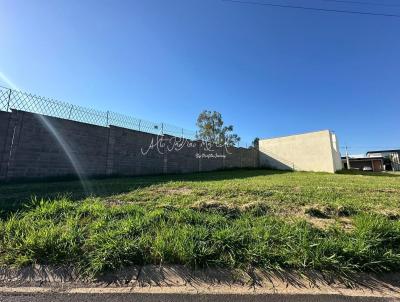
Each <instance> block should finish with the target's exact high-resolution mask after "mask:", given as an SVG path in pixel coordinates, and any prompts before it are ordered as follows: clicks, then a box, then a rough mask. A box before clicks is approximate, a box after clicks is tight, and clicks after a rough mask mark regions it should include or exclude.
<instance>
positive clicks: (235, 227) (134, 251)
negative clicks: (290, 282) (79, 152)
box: [0, 170, 400, 275]
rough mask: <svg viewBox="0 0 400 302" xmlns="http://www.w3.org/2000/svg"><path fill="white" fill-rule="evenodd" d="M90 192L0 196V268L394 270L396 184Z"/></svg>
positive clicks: (341, 179) (201, 181)
mask: <svg viewBox="0 0 400 302" xmlns="http://www.w3.org/2000/svg"><path fill="white" fill-rule="evenodd" d="M91 189H92V192H91V193H92V196H91V197H86V198H85V197H84V192H83V190H82V188H81V186H80V184H79V182H77V181H65V182H48V183H29V184H7V185H2V186H0V198H1V199H0V200H1V205H2V207H3V210H4V213H3V219H2V220H0V265H3V266H25V265H30V264H33V263H42V264H51V265H70V266H74V267H75V268H77V269H78V270H79V271H80V272H81V273H82V274H83V275H98V274H101V273H104V272H106V271H109V270H113V269H117V268H120V267H123V266H127V265H133V264H138V265H141V264H164V263H169V264H184V265H187V266H190V267H205V266H219V267H225V268H241V269H249V268H250V267H258V268H263V269H268V270H281V269H296V270H311V269H315V270H319V271H324V272H334V273H337V274H345V275H346V274H349V273H351V272H360V271H363V272H371V271H374V272H382V271H396V270H399V267H400V219H399V217H400V207H399V206H400V177H399V175H396V174H368V173H367V174H362V173H361V174H353V173H351V174H349V173H343V174H325V173H305V172H294V173H289V172H277V171H267V170H236V171H224V172H213V173H199V174H192V175H173V176H157V177H140V178H114V179H113V178H110V179H102V180H93V181H91ZM32 195H35V196H36V199H33V201H32ZM63 196H64V197H63ZM24 204H25V205H24Z"/></svg>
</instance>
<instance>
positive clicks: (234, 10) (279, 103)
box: [0, 0, 400, 153]
mask: <svg viewBox="0 0 400 302" xmlns="http://www.w3.org/2000/svg"><path fill="white" fill-rule="evenodd" d="M260 1H267V0H260ZM359 1H367V0H359ZM368 1H369V2H376V3H378V2H379V3H386V4H397V5H400V2H399V1H398V0H387V1H383V0H368ZM269 2H273V3H278V4H295V5H304V6H313V7H322V8H333V9H350V10H360V11H368V12H383V13H392V14H393V13H397V14H400V7H379V6H372V5H355V4H350V5H349V4H343V3H336V2H328V1H322V0H291V1H289V0H269ZM0 72H1V73H2V74H3V76H5V77H7V78H8V79H9V80H10V81H12V82H13V83H15V85H17V86H18V87H19V88H20V89H22V90H26V91H29V92H34V93H37V94H40V95H44V96H51V97H54V98H57V99H60V100H64V101H68V102H71V103H75V104H79V105H83V106H89V107H95V108H97V109H101V110H107V109H110V110H113V111H116V112H121V113H126V114H130V115H133V116H136V117H140V118H144V119H148V120H154V121H163V122H168V123H171V124H176V125H178V126H182V127H185V128H189V129H195V120H196V117H197V115H198V113H199V112H200V111H201V110H203V109H210V110H217V111H220V112H221V113H222V115H223V117H224V119H225V121H226V122H227V123H229V124H233V125H234V126H235V130H236V131H237V132H238V134H239V135H240V136H241V137H242V139H243V140H244V141H248V142H249V141H251V140H252V139H253V138H254V137H255V136H259V137H262V138H264V137H271V136H279V135H287V134H294V133H300V132H305V131H312V130H320V129H331V130H333V131H335V132H336V133H337V135H338V137H339V141H340V143H341V145H342V146H344V145H345V144H348V145H349V146H351V147H353V149H352V152H353V153H360V152H361V151H365V150H366V149H376V148H384V147H391V148H392V147H400V125H399V120H400V18H388V17H374V16H362V15H353V14H348V15H346V14H336V13H323V12H312V11H303V10H294V9H293V10H292V9H283V8H273V7H262V6H255V5H244V4H235V3H229V2H223V1H220V0H130V1H128V0H127V1H122V0H121V1H111V0H110V1H103V0H96V1H89V0H85V1H73V0H68V1H67V0H65V1H59V0H55V1H48V0H35V1H26V0H0ZM0 81H1V80H0ZM2 82H3V84H6V83H4V82H5V79H4V78H3V79H2Z"/></svg>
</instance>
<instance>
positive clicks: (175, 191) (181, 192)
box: [154, 187, 193, 195]
mask: <svg viewBox="0 0 400 302" xmlns="http://www.w3.org/2000/svg"><path fill="white" fill-rule="evenodd" d="M154 192H157V193H165V194H176V195H189V194H191V193H192V192H193V190H192V189H191V188H188V187H181V188H168V187H160V188H156V189H155V190H154Z"/></svg>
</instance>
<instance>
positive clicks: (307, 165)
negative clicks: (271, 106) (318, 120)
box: [259, 130, 342, 173]
mask: <svg viewBox="0 0 400 302" xmlns="http://www.w3.org/2000/svg"><path fill="white" fill-rule="evenodd" d="M259 150H260V165H261V166H263V167H269V168H273V169H278V170H297V171H315V172H331V173H334V172H335V171H337V170H340V169H342V161H341V158H340V152H339V144H338V141H337V138H336V135H335V134H333V133H331V132H330V131H329V130H323V131H317V132H309V133H304V134H298V135H291V136H283V137H276V138H271V139H262V140H260V141H259Z"/></svg>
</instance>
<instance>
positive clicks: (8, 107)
mask: <svg viewBox="0 0 400 302" xmlns="http://www.w3.org/2000/svg"><path fill="white" fill-rule="evenodd" d="M11 92H12V90H11V89H10V91H9V92H8V100H7V109H6V112H8V109H10V102H11Z"/></svg>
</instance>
